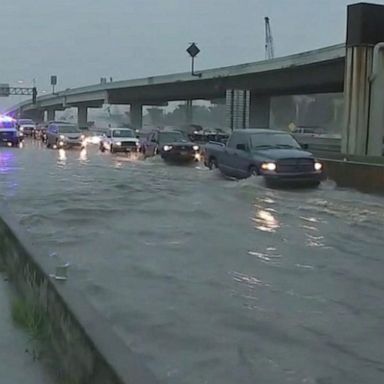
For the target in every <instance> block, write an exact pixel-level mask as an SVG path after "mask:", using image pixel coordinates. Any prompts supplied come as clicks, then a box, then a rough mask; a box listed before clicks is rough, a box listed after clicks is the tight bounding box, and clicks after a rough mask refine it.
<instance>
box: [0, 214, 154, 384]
mask: <svg viewBox="0 0 384 384" xmlns="http://www.w3.org/2000/svg"><path fill="white" fill-rule="evenodd" d="M0 258H1V259H2V261H3V263H4V265H5V269H6V271H7V274H8V276H9V278H10V280H11V282H12V283H13V284H14V286H15V287H16V288H17V291H18V293H19V294H20V295H21V296H22V297H23V299H24V300H26V301H27V302H29V303H33V304H34V305H37V306H38V308H39V309H40V310H41V311H42V312H43V313H44V315H45V316H46V317H47V319H48V322H49V324H50V329H51V332H50V337H49V338H50V340H49V343H50V345H51V349H52V351H53V353H54V360H55V362H57V364H56V365H57V371H60V372H61V376H62V378H64V379H65V380H66V381H65V382H68V383H79V384H80V383H81V384H85V383H89V384H133V383H134V384H153V383H158V381H157V379H156V378H155V377H154V375H153V374H152V373H151V372H150V371H149V370H148V369H147V368H146V367H145V366H143V364H142V362H141V360H140V359H139V358H138V356H136V355H135V354H134V353H133V352H132V351H131V350H130V349H129V348H128V347H127V346H126V345H125V344H124V342H123V341H122V340H121V339H119V337H118V336H117V335H116V334H115V333H114V331H113V329H112V326H111V324H110V323H109V322H108V320H107V319H106V318H105V317H104V316H103V315H102V314H101V313H99V312H98V311H96V310H95V309H94V308H93V307H92V306H91V305H90V304H89V303H88V302H87V301H86V300H85V298H84V297H83V296H82V295H81V293H80V292H78V291H77V290H75V289H73V288H72V287H71V285H70V280H69V281H66V282H65V281H64V282H59V281H55V280H52V278H51V277H50V273H52V272H54V268H55V265H53V261H52V260H50V259H49V258H48V257H46V256H44V255H43V254H42V253H41V251H40V250H39V249H38V248H37V247H36V246H35V245H34V243H33V241H32V240H31V239H30V237H29V235H28V233H26V231H24V230H23V229H22V228H21V227H20V226H19V225H18V223H17V222H16V220H15V219H14V218H13V217H12V215H11V214H10V212H9V211H8V210H7V209H6V208H4V207H2V208H0Z"/></svg>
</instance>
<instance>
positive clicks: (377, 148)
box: [341, 3, 384, 156]
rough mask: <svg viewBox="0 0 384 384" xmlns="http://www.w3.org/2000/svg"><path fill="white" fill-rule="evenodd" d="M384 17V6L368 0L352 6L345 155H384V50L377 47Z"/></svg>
mask: <svg viewBox="0 0 384 384" xmlns="http://www.w3.org/2000/svg"><path fill="white" fill-rule="evenodd" d="M383 18H384V6H380V5H373V4H364V3H360V4H353V5H350V6H348V27H347V52H346V69H345V78H344V98H345V103H344V105H345V106H344V108H345V109H344V126H343V136H342V142H341V150H342V152H343V153H345V154H350V155H360V156H361V155H363V156H364V155H369V156H381V155H382V150H383V126H384V112H383V110H384V91H383V85H384V68H383V61H381V60H382V52H381V49H380V48H379V46H377V48H376V49H374V47H373V46H374V45H375V44H377V43H379V42H380V41H384V27H383V23H382V20H383ZM383 48H384V47H383ZM374 51H375V55H374ZM374 56H375V58H374ZM374 61H375V64H374ZM380 61H381V64H380Z"/></svg>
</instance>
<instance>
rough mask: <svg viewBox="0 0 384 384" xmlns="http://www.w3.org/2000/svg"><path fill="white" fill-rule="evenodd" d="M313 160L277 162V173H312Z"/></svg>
mask: <svg viewBox="0 0 384 384" xmlns="http://www.w3.org/2000/svg"><path fill="white" fill-rule="evenodd" d="M313 171H314V160H313V159H307V158H305V159H300V158H299V159H282V160H278V161H277V172H280V173H295V172H303V173H304V172H313Z"/></svg>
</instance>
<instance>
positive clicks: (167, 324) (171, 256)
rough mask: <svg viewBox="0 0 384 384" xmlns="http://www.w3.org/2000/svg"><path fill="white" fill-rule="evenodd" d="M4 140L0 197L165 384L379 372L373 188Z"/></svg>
mask: <svg viewBox="0 0 384 384" xmlns="http://www.w3.org/2000/svg"><path fill="white" fill-rule="evenodd" d="M0 151H1V152H0V189H1V191H2V198H3V200H5V201H6V203H7V204H8V205H9V206H10V208H11V209H12V210H13V211H14V212H15V214H16V215H17V216H18V218H19V220H20V222H21V224H22V225H23V226H24V227H26V228H27V230H28V231H29V232H30V234H31V236H33V238H34V239H35V241H36V242H37V243H39V244H40V245H41V249H42V252H44V253H45V254H46V255H47V257H49V256H48V255H49V254H50V253H52V252H56V253H57V255H58V257H59V258H60V259H61V261H65V262H66V261H68V262H70V263H71V267H70V270H69V280H68V281H67V282H66V284H73V285H74V286H76V287H77V288H78V289H79V290H82V291H83V292H84V293H85V294H86V295H87V297H88V298H89V300H90V301H91V302H92V303H93V305H95V306H96V307H98V308H99V309H100V310H101V311H103V312H104V313H105V315H106V316H107V317H108V318H109V319H110V322H111V326H113V327H114V328H115V330H116V331H117V332H118V334H119V335H120V336H121V337H122V338H123V339H124V340H125V341H126V343H127V344H128V345H129V346H130V347H131V348H132V349H133V350H134V351H136V352H137V353H138V354H140V355H141V356H142V358H143V360H144V361H145V363H146V364H147V365H148V366H149V367H150V368H151V369H152V370H153V371H154V372H155V373H156V374H157V376H158V377H159V378H161V379H163V380H164V382H166V383H175V384H176V383H178V384H204V383H209V384H211V383H213V384H216V383H217V384H219V383H220V384H227V383H228V384H232V383H234V382H241V383H255V382H257V383H263V384H269V383H271V384H275V383H279V384H280V383H306V384H332V383H335V384H352V383H356V384H357V383H358V384H361V383H365V384H371V383H372V384H377V383H380V382H384V330H383V326H382V325H383V320H384V306H383V305H382V298H383V296H384V280H383V273H384V260H383V254H384V252H383V245H384V239H383V238H384V198H380V197H373V196H370V195H364V194H360V193H358V192H354V191H349V190H342V189H337V188H335V186H334V185H333V183H332V182H325V183H324V184H323V185H322V186H321V187H320V188H319V189H316V190H283V191H282V190H271V189H268V188H266V187H265V186H264V183H263V182H262V180H260V179H258V178H253V179H252V180H251V179H248V180H243V181H240V182H237V181H230V180H226V179H224V178H222V177H221V176H220V175H219V174H218V173H215V172H210V171H208V170H206V169H205V168H204V167H203V166H201V165H198V164H194V165H192V166H189V167H179V166H167V165H165V164H164V163H163V162H162V161H161V159H148V160H145V161H142V160H132V159H129V158H128V157H127V156H125V155H110V154H109V153H105V154H101V153H99V152H98V151H97V149H96V148H92V149H91V148H89V149H88V150H87V151H86V152H80V151H66V152H64V151H56V150H47V149H45V148H42V147H40V146H39V144H37V143H27V146H26V148H24V149H23V150H18V149H3V148H2V149H0Z"/></svg>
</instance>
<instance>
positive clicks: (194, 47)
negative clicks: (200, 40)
mask: <svg viewBox="0 0 384 384" xmlns="http://www.w3.org/2000/svg"><path fill="white" fill-rule="evenodd" d="M187 52H188V54H189V56H191V59H192V67H191V75H192V76H197V77H201V76H202V74H201V73H196V72H195V57H196V56H197V55H198V54H199V53H200V49H199V48H198V47H197V45H196V43H191V45H190V46H189V47H188V48H187Z"/></svg>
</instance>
